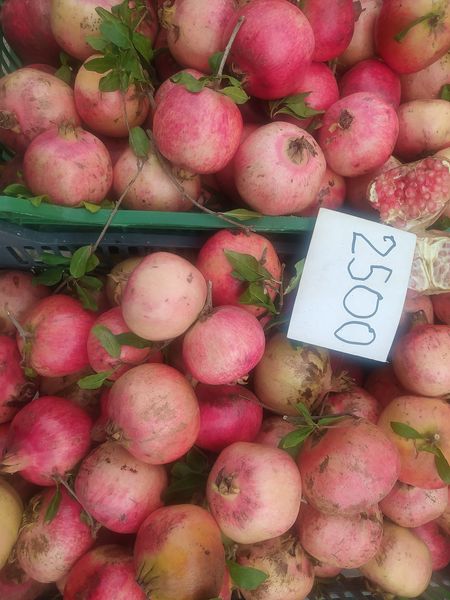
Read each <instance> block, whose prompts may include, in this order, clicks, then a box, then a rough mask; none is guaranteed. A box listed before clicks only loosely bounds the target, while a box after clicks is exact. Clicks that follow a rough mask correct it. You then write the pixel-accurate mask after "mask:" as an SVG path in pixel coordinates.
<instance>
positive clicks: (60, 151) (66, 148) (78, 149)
mask: <svg viewBox="0 0 450 600" xmlns="http://www.w3.org/2000/svg"><path fill="white" fill-rule="evenodd" d="M23 169H24V177H25V181H26V183H27V185H28V187H29V188H30V190H31V191H32V192H33V194H35V195H36V196H40V195H41V194H43V195H46V196H48V197H49V198H50V202H51V203H52V204H59V205H61V206H80V205H82V203H83V202H91V203H92V204H100V202H101V201H102V200H103V199H104V198H105V196H106V194H107V193H108V191H109V189H110V187H111V184H112V163H111V158H110V156H109V153H108V150H107V149H106V146H105V145H104V144H103V142H101V141H100V140H99V139H98V138H96V137H95V136H94V135H92V133H89V132H87V131H83V129H81V128H75V127H73V126H72V125H67V124H64V125H60V127H59V128H58V129H49V130H48V131H45V132H44V133H41V135H39V136H38V137H36V138H35V139H34V140H33V141H32V142H31V144H30V145H29V146H28V148H27V151H26V153H25V157H24V160H23Z"/></svg>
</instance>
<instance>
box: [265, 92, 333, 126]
mask: <svg viewBox="0 0 450 600" xmlns="http://www.w3.org/2000/svg"><path fill="white" fill-rule="evenodd" d="M310 94H311V92H303V93H301V94H294V95H293V96H286V98H281V100H275V101H274V102H270V103H269V109H270V116H271V117H272V118H273V117H275V116H277V115H280V114H286V115H290V116H291V117H296V118H297V119H308V118H310V117H315V116H316V115H321V114H323V113H324V112H325V111H323V110H316V109H315V108H311V107H310V106H309V104H308V103H307V101H306V99H307V97H308V96H309V95H310Z"/></svg>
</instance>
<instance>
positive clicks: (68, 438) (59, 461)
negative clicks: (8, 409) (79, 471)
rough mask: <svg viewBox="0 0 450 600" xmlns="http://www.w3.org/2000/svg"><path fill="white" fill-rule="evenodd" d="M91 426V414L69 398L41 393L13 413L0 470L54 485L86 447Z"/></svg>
mask: <svg viewBox="0 0 450 600" xmlns="http://www.w3.org/2000/svg"><path fill="white" fill-rule="evenodd" d="M91 427H92V421H91V418H90V417H89V416H88V415H87V414H86V412H85V411H84V410H82V409H81V408H79V407H78V406H76V405H75V404H73V403H72V402H71V401H70V400H65V399H64V398H58V397H56V396H41V397H40V398H37V399H36V400H33V402H31V403H30V404H27V405H26V406H24V408H22V409H21V410H20V411H19V412H18V413H17V415H16V416H15V417H14V419H13V421H12V423H11V426H10V429H9V433H8V438H7V441H6V453H5V454H4V456H3V459H2V462H1V467H0V470H1V471H2V472H3V473H17V472H18V471H19V472H20V474H21V475H22V477H23V478H24V479H26V480H27V481H31V482H32V483H35V484H36V485H41V486H44V485H45V486H50V485H54V483H55V478H58V477H65V475H66V473H67V471H70V469H73V467H74V466H75V465H76V464H77V463H78V462H79V461H80V460H81V459H82V458H83V456H84V455H85V454H86V452H87V451H88V450H89V446H90V433H91Z"/></svg>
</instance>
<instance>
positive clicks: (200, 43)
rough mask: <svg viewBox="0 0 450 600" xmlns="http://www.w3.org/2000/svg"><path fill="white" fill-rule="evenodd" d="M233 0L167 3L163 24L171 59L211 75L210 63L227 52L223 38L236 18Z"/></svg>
mask: <svg viewBox="0 0 450 600" xmlns="http://www.w3.org/2000/svg"><path fill="white" fill-rule="evenodd" d="M235 8H236V4H235V2H234V1H233V0H210V1H209V2H208V3H207V4H205V3H204V2H200V1H199V0H174V1H173V2H171V3H167V2H166V3H164V4H163V7H162V9H161V22H162V24H163V26H164V27H166V28H167V41H168V46H169V50H170V52H171V54H172V56H173V57H174V58H175V60H176V61H178V62H179V63H180V64H181V65H185V66H186V67H192V68H194V69H199V70H200V71H203V72H205V73H210V68H209V63H208V59H209V58H210V57H211V56H212V55H213V54H214V53H216V52H220V51H221V50H223V49H224V48H225V45H226V41H225V42H223V41H222V34H223V30H224V28H225V27H226V26H227V24H228V22H229V21H230V20H231V19H232V17H233V16H234V12H235Z"/></svg>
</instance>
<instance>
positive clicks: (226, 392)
mask: <svg viewBox="0 0 450 600" xmlns="http://www.w3.org/2000/svg"><path fill="white" fill-rule="evenodd" d="M195 393H196V394H197V398H198V403H199V406H200V431H199V432H198V436H197V440H196V442H195V443H196V445H197V446H199V447H200V448H203V449H204V450H210V451H211V452H220V451H221V450H223V449H224V448H226V447H227V446H229V445H230V444H232V443H234V442H252V441H253V440H254V439H255V437H256V435H257V433H258V431H259V429H260V427H261V423H262V417H263V409H262V406H261V405H260V404H259V401H258V398H257V397H256V396H255V395H254V394H253V393H252V392H251V391H250V390H247V389H246V388H245V387H243V386H240V385H219V386H217V385H204V384H202V383H201V384H199V385H198V386H197V387H196V389H195Z"/></svg>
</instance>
